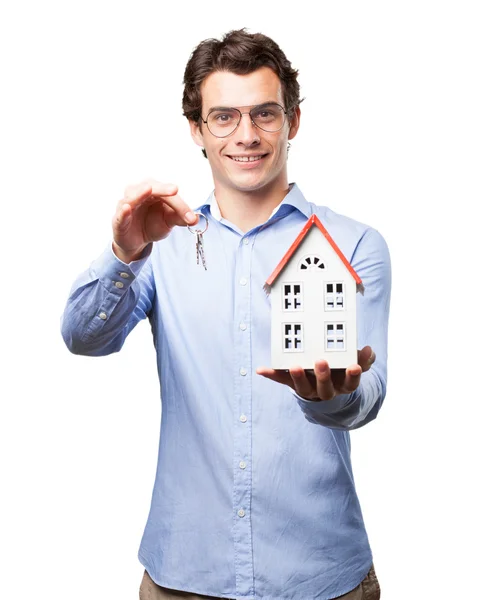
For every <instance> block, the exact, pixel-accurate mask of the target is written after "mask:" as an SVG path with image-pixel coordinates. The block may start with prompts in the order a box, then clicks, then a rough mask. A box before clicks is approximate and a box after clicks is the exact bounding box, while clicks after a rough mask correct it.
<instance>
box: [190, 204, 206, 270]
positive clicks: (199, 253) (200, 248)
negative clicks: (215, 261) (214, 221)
mask: <svg viewBox="0 0 479 600" xmlns="http://www.w3.org/2000/svg"><path fill="white" fill-rule="evenodd" d="M197 214H198V215H199V216H200V217H203V219H204V220H205V221H206V225H205V228H204V229H196V228H195V229H193V228H192V227H190V225H188V231H189V232H190V233H194V234H195V236H196V264H197V265H199V264H200V258H201V263H202V265H203V267H204V269H205V271H206V270H207V269H206V259H205V247H204V244H203V234H204V232H205V231H206V230H207V229H208V219H207V218H206V217H205V215H204V214H203V213H197ZM198 222H199V221H198Z"/></svg>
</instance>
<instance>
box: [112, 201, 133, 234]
mask: <svg viewBox="0 0 479 600" xmlns="http://www.w3.org/2000/svg"><path fill="white" fill-rule="evenodd" d="M131 215H132V210H131V206H130V205H129V204H128V203H126V202H125V203H124V204H122V205H121V206H119V207H118V208H117V211H116V213H115V215H114V216H113V230H114V231H118V232H119V233H124V232H125V231H126V230H127V229H128V227H129V225H130V221H131Z"/></svg>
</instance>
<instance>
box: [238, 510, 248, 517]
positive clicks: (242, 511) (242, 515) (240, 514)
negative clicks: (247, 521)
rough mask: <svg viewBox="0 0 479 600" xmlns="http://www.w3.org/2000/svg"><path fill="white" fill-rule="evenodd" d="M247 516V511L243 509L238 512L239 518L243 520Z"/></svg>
mask: <svg viewBox="0 0 479 600" xmlns="http://www.w3.org/2000/svg"><path fill="white" fill-rule="evenodd" d="M245 514H246V513H245V511H244V510H243V509H242V508H240V509H239V511H238V517H241V518H243V517H244V516H245Z"/></svg>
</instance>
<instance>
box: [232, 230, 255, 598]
mask: <svg viewBox="0 0 479 600" xmlns="http://www.w3.org/2000/svg"><path fill="white" fill-rule="evenodd" d="M247 239H248V238H243V239H242V242H240V243H239V244H238V246H237V256H236V262H235V299H234V319H235V322H236V323H237V324H238V325H237V326H236V327H235V330H234V361H235V371H236V374H235V377H234V381H235V400H236V410H238V413H236V414H238V417H237V420H236V424H235V427H234V436H235V439H234V463H235V464H234V476H233V483H234V494H233V497H234V509H235V511H236V516H237V518H236V520H235V523H234V545H235V575H236V591H237V593H238V594H241V595H244V596H250V595H251V594H252V590H253V589H254V584H253V572H252V568H249V567H247V568H245V565H252V564H253V548H252V534H251V518H250V511H249V510H248V511H246V507H250V506H251V493H252V473H251V469H250V468H249V465H250V464H251V448H252V422H251V419H250V414H251V404H252V398H251V393H252V373H253V371H252V366H251V365H252V362H251V361H252V359H251V328H250V327H249V323H250V321H251V316H250V314H251V251H252V247H253V243H251V242H252V241H253V240H252V239H250V240H248V242H247V241H246V240H247Z"/></svg>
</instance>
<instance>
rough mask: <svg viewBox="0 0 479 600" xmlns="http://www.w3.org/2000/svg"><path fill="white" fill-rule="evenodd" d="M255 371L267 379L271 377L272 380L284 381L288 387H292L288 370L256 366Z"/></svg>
mask: <svg viewBox="0 0 479 600" xmlns="http://www.w3.org/2000/svg"><path fill="white" fill-rule="evenodd" d="M256 373H257V374H258V375H262V376H263V377H266V378H267V379H271V380H272V381H276V382H277V383H284V384H285V385H289V387H290V388H293V389H294V384H293V380H292V379H291V376H290V374H289V373H288V371H279V370H277V369H269V368H268V367H258V368H257V369H256Z"/></svg>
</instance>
